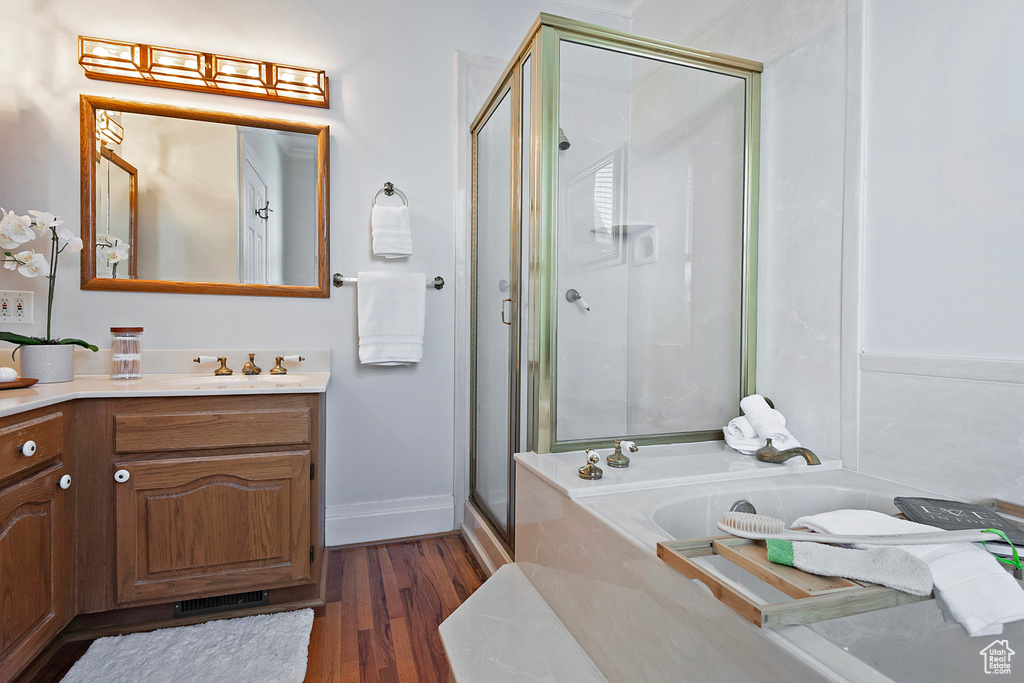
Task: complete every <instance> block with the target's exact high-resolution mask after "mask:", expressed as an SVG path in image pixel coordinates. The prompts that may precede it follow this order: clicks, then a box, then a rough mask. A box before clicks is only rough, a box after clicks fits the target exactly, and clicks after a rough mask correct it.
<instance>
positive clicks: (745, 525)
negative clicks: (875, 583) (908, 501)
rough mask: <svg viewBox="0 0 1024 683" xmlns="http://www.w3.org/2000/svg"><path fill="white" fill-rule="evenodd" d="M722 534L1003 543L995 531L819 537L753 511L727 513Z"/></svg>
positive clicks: (822, 539) (823, 537) (822, 537)
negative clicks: (752, 512)
mask: <svg viewBox="0 0 1024 683" xmlns="http://www.w3.org/2000/svg"><path fill="white" fill-rule="evenodd" d="M718 528H719V529H721V530H722V531H724V532H726V533H728V534H732V535H733V536H739V537H740V538H750V539H757V540H766V539H770V538H771V539H778V540H781V541H810V542H812V543H843V544H847V543H870V544H871V545H935V544H939V543H974V542H979V541H1001V540H1003V539H1004V538H1005V536H1004V535H1003V534H1001V533H1000V532H999V531H996V530H995V529H967V530H963V531H935V532H927V533H920V534H882V535H877V536H872V535H865V536H855V535H839V534H819V533H812V532H809V531H793V530H791V529H787V528H786V523H785V522H783V521H782V520H781V519H775V518H774V517H768V516H767V515H755V514H751V513H749V512H726V513H725V516H724V517H723V518H722V521H721V522H719V523H718Z"/></svg>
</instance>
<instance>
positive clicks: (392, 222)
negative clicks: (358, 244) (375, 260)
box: [370, 204, 412, 259]
mask: <svg viewBox="0 0 1024 683" xmlns="http://www.w3.org/2000/svg"><path fill="white" fill-rule="evenodd" d="M370 226H371V227H372V229H373V253H374V254H376V255H377V256H383V257H385V258H389V259H392V258H405V257H406V256H409V255H410V254H412V228H411V227H410V226H409V207H407V206H380V205H378V204H374V205H373V211H372V212H371V214H370Z"/></svg>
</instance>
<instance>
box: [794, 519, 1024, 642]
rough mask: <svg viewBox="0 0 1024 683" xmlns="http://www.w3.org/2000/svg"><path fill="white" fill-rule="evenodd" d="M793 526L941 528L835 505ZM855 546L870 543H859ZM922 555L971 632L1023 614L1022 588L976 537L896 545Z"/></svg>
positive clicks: (940, 592) (885, 530)
mask: <svg viewBox="0 0 1024 683" xmlns="http://www.w3.org/2000/svg"><path fill="white" fill-rule="evenodd" d="M792 526H793V527H807V528H808V529H812V530H814V531H818V532H821V533H831V534H907V533H910V534H913V533H924V532H926V531H941V529H938V528H936V527H933V526H928V525H926V524H918V523H916V522H910V521H908V520H905V519H898V518H896V517H890V516H889V515H886V514H883V513H881V512H874V511H872V510H836V511H834V512H825V513H822V514H820V515H810V516H807V517H801V518H799V519H797V520H796V521H795V522H793V524H792ZM857 547H871V546H870V545H863V544H862V545H858V546H857ZM894 547H898V548H902V549H903V550H906V551H907V552H908V553H910V554H912V555H914V556H916V557H919V558H920V559H921V560H923V561H924V562H925V563H926V564H927V565H928V568H929V569H930V570H931V573H932V581H933V583H934V584H935V593H936V596H937V597H938V598H940V599H941V600H943V601H944V602H945V605H946V607H947V608H948V610H949V612H950V614H952V615H953V617H954V618H955V619H956V621H957V622H958V623H959V624H960V625H961V626H963V627H964V630H966V631H967V633H968V634H969V635H972V636H989V635H998V634H1000V633H1002V632H1003V624H1006V623H1009V622H1011V621H1017V620H1018V619H1024V589H1022V588H1021V585H1020V584H1019V583H1017V581H1015V580H1014V578H1013V576H1011V575H1010V574H1009V573H1008V572H1007V571H1006V570H1005V569H1003V567H1002V565H1000V564H999V562H998V561H996V558H994V557H992V556H991V555H989V554H988V553H987V552H985V550H984V549H983V548H981V547H980V546H977V545H974V544H972V543H946V544H943V545H904V546H894Z"/></svg>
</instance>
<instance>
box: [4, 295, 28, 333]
mask: <svg viewBox="0 0 1024 683" xmlns="http://www.w3.org/2000/svg"><path fill="white" fill-rule="evenodd" d="M32 300H33V292H3V291H0V325H13V324H17V323H30V322H32V311H33V309H34V308H35V307H34V306H33V301H32Z"/></svg>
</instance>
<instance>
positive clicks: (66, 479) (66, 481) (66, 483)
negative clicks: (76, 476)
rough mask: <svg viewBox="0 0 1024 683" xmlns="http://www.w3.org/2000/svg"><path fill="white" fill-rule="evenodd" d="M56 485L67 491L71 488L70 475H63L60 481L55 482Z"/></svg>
mask: <svg viewBox="0 0 1024 683" xmlns="http://www.w3.org/2000/svg"><path fill="white" fill-rule="evenodd" d="M57 485H58V486H60V487H61V488H62V489H64V490H65V491H67V490H68V489H69V488H71V475H70V474H65V475H64V476H63V477H61V478H60V481H58V482H57Z"/></svg>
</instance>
